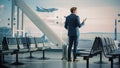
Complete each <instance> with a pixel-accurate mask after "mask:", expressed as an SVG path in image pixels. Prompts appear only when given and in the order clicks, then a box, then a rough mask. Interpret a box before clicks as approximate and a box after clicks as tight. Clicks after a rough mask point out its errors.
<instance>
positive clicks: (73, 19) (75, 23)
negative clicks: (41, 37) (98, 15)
mask: <svg viewBox="0 0 120 68" xmlns="http://www.w3.org/2000/svg"><path fill="white" fill-rule="evenodd" d="M70 11H71V14H70V15H69V16H67V17H66V21H65V28H66V29H67V30H68V37H69V46H68V61H72V60H71V50H72V45H73V43H74V50H73V61H77V59H76V51H77V46H78V41H79V28H80V27H82V26H83V25H84V22H85V21H86V19H84V20H83V22H82V23H81V22H80V19H79V16H77V15H76V14H77V7H72V8H71V9H70Z"/></svg>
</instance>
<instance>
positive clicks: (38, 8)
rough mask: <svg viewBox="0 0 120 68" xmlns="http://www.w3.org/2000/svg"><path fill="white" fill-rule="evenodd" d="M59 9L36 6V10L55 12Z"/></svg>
mask: <svg viewBox="0 0 120 68" xmlns="http://www.w3.org/2000/svg"><path fill="white" fill-rule="evenodd" d="M57 10H58V9H56V8H47V9H46V8H42V7H38V6H36V11H38V12H53V11H57Z"/></svg>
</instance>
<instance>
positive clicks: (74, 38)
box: [68, 36, 79, 60]
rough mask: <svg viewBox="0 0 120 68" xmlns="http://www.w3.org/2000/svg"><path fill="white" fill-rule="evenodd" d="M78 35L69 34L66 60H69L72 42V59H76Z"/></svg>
mask: <svg viewBox="0 0 120 68" xmlns="http://www.w3.org/2000/svg"><path fill="white" fill-rule="evenodd" d="M78 39H79V37H78V36H69V46H68V60H71V50H72V46H73V44H74V50H73V60H74V59H76V52H77V46H78Z"/></svg>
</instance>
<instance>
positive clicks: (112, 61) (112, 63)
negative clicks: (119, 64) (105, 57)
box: [110, 58, 113, 68]
mask: <svg viewBox="0 0 120 68" xmlns="http://www.w3.org/2000/svg"><path fill="white" fill-rule="evenodd" d="M110 61H111V68H113V59H112V58H111V60H110Z"/></svg>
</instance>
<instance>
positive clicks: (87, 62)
mask: <svg viewBox="0 0 120 68" xmlns="http://www.w3.org/2000/svg"><path fill="white" fill-rule="evenodd" d="M86 68H89V58H87V59H86Z"/></svg>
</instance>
